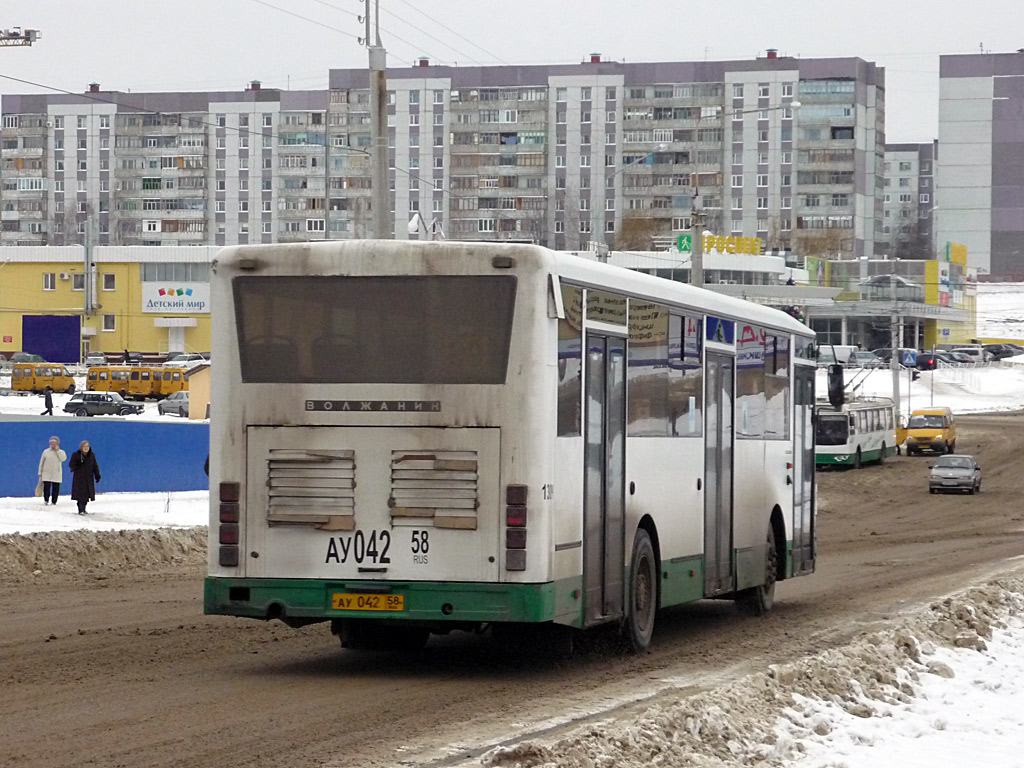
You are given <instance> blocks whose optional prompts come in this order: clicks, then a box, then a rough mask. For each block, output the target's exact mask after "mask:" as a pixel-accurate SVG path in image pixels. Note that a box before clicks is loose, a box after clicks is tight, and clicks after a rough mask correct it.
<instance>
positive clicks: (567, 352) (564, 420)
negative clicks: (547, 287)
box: [557, 283, 583, 435]
mask: <svg viewBox="0 0 1024 768" xmlns="http://www.w3.org/2000/svg"><path fill="white" fill-rule="evenodd" d="M562 304H563V306H564V307H565V317H564V318H562V319H561V320H559V321H558V361H557V362H558V369H557V370H558V416H557V434H558V435H578V434H580V424H581V421H582V419H581V410H582V404H581V398H582V397H583V391H582V379H581V376H582V374H583V364H582V360H583V358H582V355H583V290H582V289H581V288H575V287H573V286H571V285H566V284H564V283H563V284H562Z"/></svg>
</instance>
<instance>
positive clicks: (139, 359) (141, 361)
mask: <svg viewBox="0 0 1024 768" xmlns="http://www.w3.org/2000/svg"><path fill="white" fill-rule="evenodd" d="M126 355H127V358H128V359H127V360H126V359H125V356H126ZM114 357H115V358H116V360H117V363H118V365H145V364H146V358H145V357H144V356H143V354H142V353H141V352H129V351H128V350H125V354H121V355H115V356H114Z"/></svg>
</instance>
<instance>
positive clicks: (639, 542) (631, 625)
mask: <svg viewBox="0 0 1024 768" xmlns="http://www.w3.org/2000/svg"><path fill="white" fill-rule="evenodd" d="M657 610H658V563H657V561H656V559H655V557H654V546H653V545H652V544H651V536H650V534H649V533H647V531H646V530H644V529H643V528H640V529H639V530H637V532H636V539H635V540H634V541H633V557H632V560H631V562H630V566H629V604H628V606H627V607H626V626H625V630H626V635H627V638H628V640H629V648H630V650H632V651H633V653H643V652H644V651H646V650H647V648H648V646H650V644H651V636H652V635H653V634H654V616H655V613H657Z"/></svg>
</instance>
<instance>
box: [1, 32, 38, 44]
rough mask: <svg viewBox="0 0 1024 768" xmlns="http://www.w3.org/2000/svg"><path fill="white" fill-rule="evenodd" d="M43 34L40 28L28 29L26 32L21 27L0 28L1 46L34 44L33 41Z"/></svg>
mask: <svg viewBox="0 0 1024 768" xmlns="http://www.w3.org/2000/svg"><path fill="white" fill-rule="evenodd" d="M42 36H43V33H42V32H40V31H39V30H38V29H26V30H25V31H24V32H22V31H21V27H12V28H11V29H0V47H11V46H15V45H32V43H34V42H35V41H36V40H38V39H39V38H41V37H42Z"/></svg>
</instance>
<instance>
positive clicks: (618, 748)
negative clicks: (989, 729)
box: [483, 577, 1024, 768]
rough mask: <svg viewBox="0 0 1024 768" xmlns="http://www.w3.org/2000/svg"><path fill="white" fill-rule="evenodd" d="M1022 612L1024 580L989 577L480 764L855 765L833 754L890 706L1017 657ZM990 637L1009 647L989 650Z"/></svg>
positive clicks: (550, 767)
mask: <svg viewBox="0 0 1024 768" xmlns="http://www.w3.org/2000/svg"><path fill="white" fill-rule="evenodd" d="M1022 615H1024V578H1020V577H1016V578H1014V579H1008V580H1004V581H1002V582H996V583H993V584H990V585H988V586H986V587H983V588H976V589H971V590H969V591H967V592H965V593H963V594H962V595H959V596H956V597H950V598H947V599H945V600H943V601H941V602H938V603H935V604H933V605H932V606H931V607H930V608H929V609H927V610H926V611H924V612H923V613H921V614H918V615H916V616H913V617H910V618H908V619H906V620H904V621H903V622H902V623H901V624H900V625H899V626H898V627H896V628H894V629H891V630H888V631H885V632H880V633H875V634H872V635H870V636H868V637H865V638H864V639H862V640H859V641H857V642H855V643H853V644H851V645H849V646H846V647H844V648H841V649H835V650H829V651H825V652H823V653H821V654H818V655H817V656H813V657H809V658H806V659H802V660H800V661H797V662H794V663H792V664H785V665H773V666H771V667H769V669H768V670H767V671H765V672H763V673H759V674H756V675H752V676H750V677H747V678H745V679H743V680H740V681H738V682H736V683H733V684H731V685H728V686H724V687H721V688H718V689H715V690H713V691H708V692H706V693H701V694H698V695H695V696H691V697H687V698H685V699H683V700H681V701H678V702H676V703H673V704H669V705H659V706H654V707H651V708H649V709H648V710H647V711H646V712H645V713H644V714H643V715H642V716H641V717H640V718H639V719H638V720H637V721H634V722H632V723H630V724H625V723H612V722H606V723H602V724H598V725H594V726H589V727H587V728H586V729H583V730H581V731H579V732H577V733H576V734H575V735H573V736H570V737H567V738H564V739H561V740H559V741H557V742H556V743H553V744H543V743H537V742H528V743H524V744H520V745H517V746H514V747H507V748H506V747H503V748H499V749H496V750H493V751H491V752H490V753H488V754H487V755H486V756H485V757H484V760H483V763H484V765H488V766H497V767H500V768H612V767H613V766H614V767H615V768H641V767H643V768H647V767H648V766H673V767H677V766H694V767H695V768H710V767H711V766H715V767H716V768H717V767H719V766H722V767H724V766H782V765H786V766H792V765H794V764H799V765H806V766H836V765H842V766H851V767H852V764H851V763H849V762H846V761H842V762H836V759H835V757H836V755H835V752H836V751H837V749H839V750H845V751H847V752H850V751H853V750H854V749H856V748H859V747H860V746H861V745H864V744H870V743H872V742H873V741H874V740H875V739H879V740H881V739H882V738H883V737H888V736H889V735H890V732H891V731H892V729H893V723H894V720H893V715H895V714H899V715H900V717H901V719H900V723H903V722H905V721H907V720H906V716H907V714H908V711H913V710H915V708H920V707H922V706H923V705H925V704H927V703H928V699H929V698H931V697H939V698H941V697H942V696H944V695H945V697H946V698H947V699H948V698H949V697H950V695H951V693H952V691H951V688H950V683H951V679H952V678H955V677H956V675H957V673H956V670H957V669H961V670H963V669H968V668H969V667H970V666H971V664H972V663H974V664H978V663H981V664H983V665H985V664H987V665H991V664H995V663H998V662H999V661H1000V660H1001V661H1010V660H1015V659H1016V658H1018V657H1019V650H1020V646H1024V632H1022V628H1024V622H1022V621H1021V618H1020V617H1021V616H1022ZM996 629H1006V630H1008V631H1007V632H1006V633H1005V634H1006V636H1007V639H1006V640H1005V641H1004V640H1003V638H1002V637H1000V638H998V639H996V640H993V634H994V630H996ZM1001 635H1002V633H1001ZM990 642H1006V643H1016V646H1017V647H1015V648H1013V649H1012V651H1010V652H1007V651H1005V649H1002V648H1000V650H1001V651H1002V652H1001V653H1000V654H999V655H998V656H989V655H988V654H987V653H986V651H987V648H988V644H989V643H990ZM968 654H969V655H972V656H974V657H977V659H971V658H969V657H968V656H967V655H968ZM1012 677H1013V675H1012V674H1011V675H1008V676H1007V678H1006V679H1012ZM984 679H986V680H989V681H992V682H990V683H989V684H988V685H987V687H989V688H991V687H993V686H994V687H998V680H999V679H1000V676H999V675H998V674H997V675H996V676H993V675H992V674H991V671H989V673H988V674H987V675H986V676H984ZM958 695H961V696H962V695H963V692H962V691H961V692H958ZM960 706H961V707H964V706H965V705H964V704H961V705H960ZM967 706H968V708H969V704H968V705H967ZM951 711H952V710H951V709H950V708H949V705H948V703H947V705H946V708H944V709H941V710H938V709H935V711H934V712H931V711H927V712H926V714H925V715H923V716H918V717H917V718H916V719H911V720H909V722H911V723H913V726H912V731H913V732H916V733H917V735H918V736H922V735H928V734H930V732H934V731H944V730H946V729H947V728H948V727H949V722H948V721H949V719H950V718H951V714H950V713H951ZM1011 711H1015V709H1014V710H1011ZM936 713H939V714H936ZM918 748H920V743H919V744H918ZM879 757H884V756H880V755H878V754H875V755H874V756H873V758H874V760H875V761H876V762H875V764H878V763H877V760H878V758H879ZM865 764H870V763H865ZM885 764H888V763H887V762H886V763H885Z"/></svg>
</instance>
